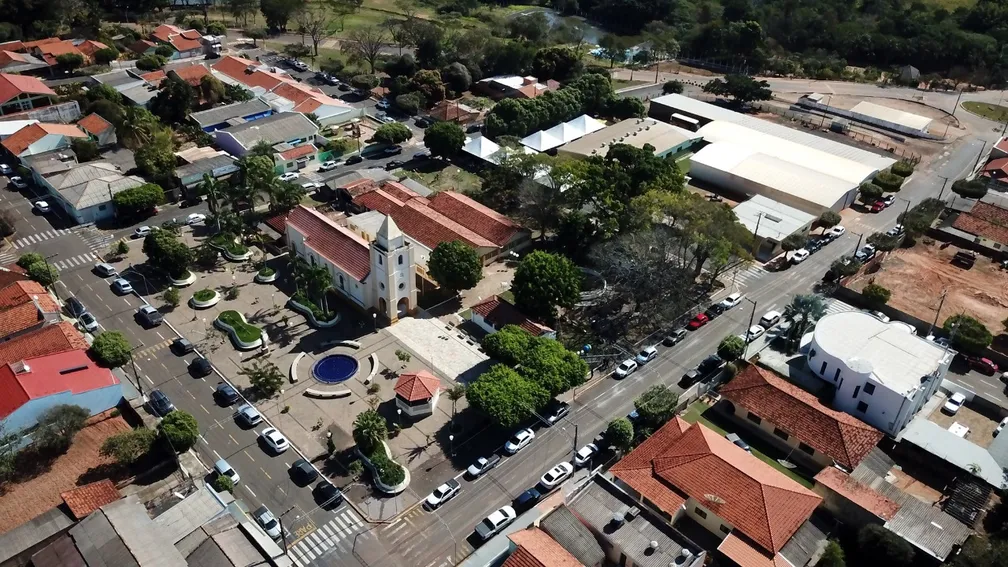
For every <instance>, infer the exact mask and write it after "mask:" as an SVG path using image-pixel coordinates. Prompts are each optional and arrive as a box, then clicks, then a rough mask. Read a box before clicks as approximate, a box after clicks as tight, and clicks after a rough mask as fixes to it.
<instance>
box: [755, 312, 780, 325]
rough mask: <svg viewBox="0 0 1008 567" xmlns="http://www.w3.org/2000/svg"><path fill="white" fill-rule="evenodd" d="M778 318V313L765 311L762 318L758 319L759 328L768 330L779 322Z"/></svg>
mask: <svg viewBox="0 0 1008 567" xmlns="http://www.w3.org/2000/svg"><path fill="white" fill-rule="evenodd" d="M780 318H781V314H780V311H767V312H766V313H764V314H763V316H762V317H760V320H759V322H760V326H762V327H763V328H764V329H769V328H770V327H773V326H774V325H776V324H777V322H778V321H780Z"/></svg>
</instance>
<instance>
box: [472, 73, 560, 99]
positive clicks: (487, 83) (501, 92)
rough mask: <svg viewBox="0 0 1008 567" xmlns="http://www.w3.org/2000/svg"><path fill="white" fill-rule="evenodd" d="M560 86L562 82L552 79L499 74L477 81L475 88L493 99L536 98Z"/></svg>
mask: <svg viewBox="0 0 1008 567" xmlns="http://www.w3.org/2000/svg"><path fill="white" fill-rule="evenodd" d="M559 88H560V83H558V82H557V81H554V80H553V79H550V80H548V81H546V82H545V83H541V82H539V80H538V79H536V78H535V77H520V76H517V75H499V76H496V77H487V78H485V79H480V80H479V81H476V84H475V85H473V90H474V91H478V92H481V93H483V94H485V95H487V96H489V97H490V98H492V99H495V100H497V99H502V98H536V97H538V96H542V95H544V94H546V93H547V92H549V91H555V90H557V89H559Z"/></svg>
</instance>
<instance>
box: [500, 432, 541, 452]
mask: <svg viewBox="0 0 1008 567" xmlns="http://www.w3.org/2000/svg"><path fill="white" fill-rule="evenodd" d="M533 439H535V432H534V431H532V430H531V429H522V430H521V431H519V432H518V433H515V434H514V435H513V436H512V437H511V438H510V439H508V442H507V443H505V444H504V450H505V451H507V452H508V454H509V455H514V454H515V453H517V452H518V451H521V450H522V449H524V448H525V447H528V445H529V443H531V442H532V440H533Z"/></svg>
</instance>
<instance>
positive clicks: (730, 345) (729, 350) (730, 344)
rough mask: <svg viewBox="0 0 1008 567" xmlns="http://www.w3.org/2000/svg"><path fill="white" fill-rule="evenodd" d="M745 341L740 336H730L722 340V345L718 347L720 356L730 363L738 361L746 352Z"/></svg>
mask: <svg viewBox="0 0 1008 567" xmlns="http://www.w3.org/2000/svg"><path fill="white" fill-rule="evenodd" d="M745 346H746V345H745V341H744V340H742V337H740V336H738V335H728V336H726V337H725V338H723V339H721V344H719V345H718V348H717V353H718V356H720V357H721V358H723V359H724V360H726V361H728V362H732V361H734V360H738V359H739V358H740V357H741V356H742V353H743V352H745Z"/></svg>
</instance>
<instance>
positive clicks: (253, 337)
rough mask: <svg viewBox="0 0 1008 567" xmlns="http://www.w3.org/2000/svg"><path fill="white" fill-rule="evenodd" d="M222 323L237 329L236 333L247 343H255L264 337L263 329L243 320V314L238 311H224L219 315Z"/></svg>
mask: <svg viewBox="0 0 1008 567" xmlns="http://www.w3.org/2000/svg"><path fill="white" fill-rule="evenodd" d="M217 318H218V319H220V321H221V322H222V323H226V324H227V325H228V326H230V327H231V328H232V329H234V330H235V334H237V335H238V339H239V340H241V341H242V342H245V343H254V342H255V341H257V340H260V339H262V331H261V330H259V327H256V326H254V325H249V324H248V323H246V322H245V321H243V320H242V318H241V315H239V314H238V312H237V311H230V310H229V311H223V312H221V314H220V315H218V316H217Z"/></svg>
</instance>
